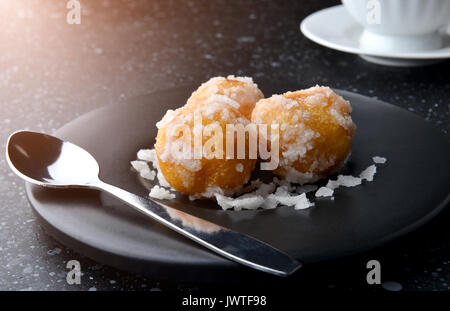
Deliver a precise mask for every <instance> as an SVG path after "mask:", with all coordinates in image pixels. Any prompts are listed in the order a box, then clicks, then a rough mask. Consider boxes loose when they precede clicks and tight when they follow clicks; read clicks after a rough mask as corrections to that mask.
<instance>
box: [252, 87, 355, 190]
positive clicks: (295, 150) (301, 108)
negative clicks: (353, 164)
mask: <svg viewBox="0 0 450 311" xmlns="http://www.w3.org/2000/svg"><path fill="white" fill-rule="evenodd" d="M351 111H352V108H351V106H350V103H349V102H348V101H346V100H344V99H343V98H342V97H341V96H339V95H338V94H336V93H335V92H333V91H332V90H331V89H330V88H329V87H320V86H315V87H311V88H309V89H305V90H300V91H295V92H287V93H285V94H283V95H274V96H272V97H270V98H267V99H262V100H260V101H259V102H258V103H257V104H256V106H255V109H254V110H253V113H252V122H254V123H256V124H278V126H279V166H278V167H277V168H276V169H275V171H274V172H275V173H276V174H277V175H279V176H281V177H283V178H285V179H286V180H288V181H290V182H294V183H300V184H304V183H309V182H315V181H317V180H319V179H321V178H324V177H326V176H327V175H329V174H331V173H334V172H336V171H337V170H339V169H340V168H341V167H342V165H343V164H344V161H345V160H346V158H347V157H348V155H349V153H350V148H351V144H352V140H353V136H354V132H355V124H354V123H353V121H352V118H351V116H350V113H351ZM260 138H261V136H260Z"/></svg>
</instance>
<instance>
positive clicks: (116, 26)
mask: <svg viewBox="0 0 450 311" xmlns="http://www.w3.org/2000/svg"><path fill="white" fill-rule="evenodd" d="M80 2H81V5H82V19H81V24H80V25H68V24H67V23H66V14H67V12H68V9H67V8H66V1H51V0H41V1H28V0H2V1H1V2H0V51H1V52H0V125H1V126H0V140H1V142H2V146H4V145H5V142H6V139H7V137H8V135H9V134H10V133H11V132H13V131H15V130H18V129H24V128H28V129H32V130H38V131H42V132H46V133H52V132H53V131H54V130H55V129H57V128H59V127H61V126H62V125H63V124H65V123H66V122H68V121H70V120H72V119H74V118H76V117H78V116H80V115H82V114H83V113H85V112H88V111H90V110H92V109H95V108H97V107H100V106H103V105H109V104H113V103H116V102H122V101H126V100H127V99H129V98H132V97H134V96H137V95H140V94H145V93H150V92H152V91H155V90H160V89H167V88H171V87H174V86H182V85H185V84H190V83H200V82H202V81H204V80H206V79H208V78H210V77H211V76H216V75H227V74H235V75H248V76H252V77H254V79H255V80H256V81H258V79H273V80H278V81H285V80H291V81H292V80H293V81H296V82H297V83H298V84H299V85H304V86H305V87H306V86H311V85H315V84H323V85H329V86H331V87H334V88H340V89H345V90H349V91H353V92H357V93H360V94H363V95H367V96H370V97H376V98H379V99H381V100H383V101H386V102H389V103H392V104H394V105H397V106H400V107H403V108H405V109H408V110H410V111H412V112H414V113H416V114H417V115H419V116H421V117H422V118H423V119H425V120H427V121H428V122H429V123H431V124H432V125H433V126H435V127H436V128H437V129H439V130H440V131H442V132H443V133H445V135H446V136H447V137H449V136H450V132H449V131H450V100H449V97H450V96H449V95H450V81H449V78H448V72H450V62H449V61H446V62H443V63H440V64H437V65H433V66H428V67H421V68H392V67H381V66H377V65H373V64H370V63H367V62H365V61H364V60H362V59H361V58H359V57H358V56H355V55H351V54H345V53H341V52H336V51H333V50H329V49H327V48H324V47H321V46H319V45H317V44H315V43H312V42H311V41H309V40H307V39H306V38H305V37H303V36H302V35H301V33H300V31H299V23H300V21H301V20H302V19H303V18H304V17H305V16H307V15H308V14H310V13H312V12H314V11H316V10H319V9H321V8H325V7H328V6H331V5H334V4H338V1H325V0H321V1H317V0H314V1H312V0H308V1H306V0H305V1H276V2H275V1H228V0H227V1H209V0H208V1H167V0H165V1H146V0H140V1H125V0H120V1H119V0H114V1H113V0H109V1H108V0H101V1H100V0H99V1H92V0H89V1H88V0H80ZM0 161H1V163H0V290H27V289H30V290H118V289H125V290H163V291H164V290H171V289H181V290H187V291H192V290H194V291H195V290H196V289H198V288H200V289H201V288H203V286H204V285H202V284H176V283H173V282H168V281H160V282H158V280H152V279H149V278H145V277H142V276H138V275H134V274H129V273H126V272H121V271H118V270H116V269H114V268H111V267H106V266H103V265H101V264H99V263H96V262H94V261H92V260H90V259H87V258H84V257H83V256H81V255H79V254H77V253H74V252H73V251H71V250H70V249H67V248H66V247H64V246H63V245H61V244H59V243H58V242H56V241H55V240H54V239H52V238H51V237H49V236H48V235H47V234H46V233H45V232H44V230H43V228H42V227H41V225H40V224H39V223H38V222H37V221H36V218H35V216H34V215H33V213H32V211H31V209H30V207H29V204H28V202H27V199H26V197H25V192H24V185H23V182H22V181H21V180H20V179H19V178H17V177H15V176H14V175H13V174H12V172H11V171H10V170H9V168H8V167H7V164H6V162H5V157H4V153H3V152H0ZM430 173H432V172H430ZM449 222H450V211H449V210H448V209H447V210H445V211H444V212H443V213H441V214H440V215H439V216H438V217H437V218H436V219H434V220H433V221H432V222H431V223H429V224H427V225H426V226H424V227H423V228H421V229H419V230H417V231H416V232H413V233H411V234H409V235H407V236H406V237H403V238H400V239H398V240H396V241H394V242H392V243H390V244H388V245H386V246H384V247H381V248H378V249H375V250H373V251H371V252H369V253H365V254H362V255H358V256H354V257H351V258H346V259H341V260H337V261H333V262H329V263H322V264H316V265H312V266H308V267H305V268H304V269H302V271H301V273H299V274H298V275H296V276H294V277H293V278H291V279H289V280H286V281H282V282H281V283H285V284H289V285H291V284H295V285H296V288H299V289H300V288H308V289H333V288H334V289H344V290H346V289H369V290H371V289H373V288H371V287H369V286H368V285H367V284H366V283H365V277H366V273H367V270H366V268H365V265H366V263H367V261H368V260H369V259H378V260H379V261H380V262H381V265H382V269H383V270H382V271H383V274H382V278H383V280H384V281H393V282H396V283H386V284H385V287H387V288H388V289H395V287H396V286H397V287H398V286H401V288H402V289H403V290H448V289H450V230H449V229H448V223H449ZM71 259H77V260H79V261H80V262H81V266H82V272H83V276H82V283H81V285H69V284H67V283H66V274H67V271H68V270H67V269H66V267H65V265H66V263H67V261H69V260H71Z"/></svg>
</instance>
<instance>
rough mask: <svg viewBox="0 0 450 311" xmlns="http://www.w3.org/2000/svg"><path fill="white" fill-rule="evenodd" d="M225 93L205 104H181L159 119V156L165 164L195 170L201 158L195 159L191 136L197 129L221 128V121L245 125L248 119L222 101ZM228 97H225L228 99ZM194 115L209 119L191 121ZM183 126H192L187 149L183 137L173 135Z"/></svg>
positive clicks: (200, 165)
mask: <svg viewBox="0 0 450 311" xmlns="http://www.w3.org/2000/svg"><path fill="white" fill-rule="evenodd" d="M223 98H225V97H224V96H219V95H215V96H214V97H213V98H212V99H211V101H210V102H208V104H205V105H201V106H198V107H197V108H196V109H189V108H188V107H182V108H179V109H177V110H175V111H171V112H168V113H166V115H165V116H164V117H163V118H162V120H161V121H160V122H158V128H159V129H160V130H161V129H163V128H164V129H165V144H164V146H163V150H162V153H161V154H160V155H159V159H160V160H161V161H163V162H165V163H172V164H176V165H181V166H183V167H184V168H185V169H186V170H188V171H190V172H197V171H199V170H201V168H202V161H201V160H200V159H196V158H195V156H194V146H193V142H194V139H193V136H194V135H196V134H197V133H198V131H203V130H204V129H205V128H206V127H209V128H213V127H214V126H218V127H221V130H222V128H223V125H222V124H244V125H247V124H248V123H249V121H248V120H247V119H246V118H242V117H241V116H240V115H239V114H238V112H237V111H235V110H233V109H229V107H228V106H227V105H226V104H225V103H224V101H223ZM227 100H228V99H227ZM228 101H229V100H228ZM195 118H201V120H209V123H210V124H208V125H203V124H199V125H196V124H195V123H194V121H195V120H194V119H195ZM183 127H187V128H188V129H191V133H192V136H191V146H190V153H189V151H186V150H184V149H183V148H184V147H185V146H184V143H185V137H183V136H181V137H179V136H176V135H175V134H176V133H177V131H179V130H180V129H183Z"/></svg>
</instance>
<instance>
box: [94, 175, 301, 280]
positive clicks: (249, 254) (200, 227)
mask: <svg viewBox="0 0 450 311" xmlns="http://www.w3.org/2000/svg"><path fill="white" fill-rule="evenodd" d="M91 185H92V186H93V187H95V188H97V189H100V190H103V191H106V192H108V193H110V194H112V195H114V196H115V197H117V198H119V199H120V200H122V201H124V202H125V203H127V204H128V205H130V206H131V207H134V208H135V209H136V210H138V211H140V212H141V213H143V214H145V215H147V216H149V217H151V218H153V219H154V220H156V221H158V222H159V223H161V224H163V225H165V226H167V227H169V228H171V229H173V230H175V231H177V232H178V233H181V234H182V235H184V236H186V237H188V238H189V239H191V240H193V241H195V242H197V243H199V244H201V245H203V246H205V247H207V248H209V249H210V250H212V251H214V252H216V253H218V254H220V255H222V256H224V257H226V258H228V259H231V260H234V261H236V262H238V263H240V264H243V265H246V266H248V267H251V268H253V269H257V270H261V271H264V272H267V273H271V274H275V275H280V276H288V275H290V274H292V273H293V272H295V271H296V270H297V269H299V268H300V267H301V263H299V262H297V261H296V260H295V259H293V258H291V257H290V256H288V255H287V254H285V253H283V252H281V251H280V250H278V249H276V248H274V247H272V246H270V245H268V244H266V243H264V242H261V241H259V240H257V239H254V238H252V237H249V236H247V235H244V234H241V233H238V232H235V231H232V230H230V229H227V228H224V227H222V226H219V225H216V224H214V223H212V222H209V221H206V220H204V219H201V218H198V217H195V216H192V215H189V214H187V213H185V212H181V211H179V210H177V209H174V208H171V207H169V206H167V205H165V204H163V203H156V202H155V201H152V200H148V199H145V198H143V197H140V196H137V195H135V194H132V193H130V192H128V191H125V190H123V189H121V188H118V187H116V186H113V185H110V184H107V183H104V182H102V181H100V180H98V181H96V182H94V183H92V184H91Z"/></svg>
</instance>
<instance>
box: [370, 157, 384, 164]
mask: <svg viewBox="0 0 450 311" xmlns="http://www.w3.org/2000/svg"><path fill="white" fill-rule="evenodd" d="M372 160H373V162H374V163H376V164H384V163H386V161H387V159H386V158H383V157H379V156H375V157H373V158H372Z"/></svg>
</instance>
